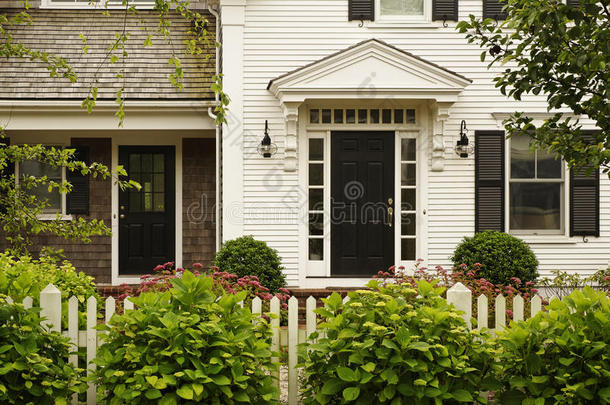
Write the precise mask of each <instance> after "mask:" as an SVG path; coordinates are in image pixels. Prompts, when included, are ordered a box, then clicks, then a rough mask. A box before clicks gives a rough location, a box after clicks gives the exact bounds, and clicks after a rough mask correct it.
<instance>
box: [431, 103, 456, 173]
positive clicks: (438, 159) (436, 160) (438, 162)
mask: <svg viewBox="0 0 610 405" xmlns="http://www.w3.org/2000/svg"><path fill="white" fill-rule="evenodd" d="M452 104H453V103H436V105H435V106H434V111H435V114H434V124H433V129H432V171H434V172H442V171H443V170H445V140H444V137H443V135H444V133H445V122H446V121H447V120H448V119H449V107H451V105H452Z"/></svg>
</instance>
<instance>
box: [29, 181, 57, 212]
mask: <svg viewBox="0 0 610 405" xmlns="http://www.w3.org/2000/svg"><path fill="white" fill-rule="evenodd" d="M27 192H28V194H30V195H33V196H35V197H36V199H37V200H38V201H45V200H46V202H47V205H48V207H46V208H45V209H44V210H43V211H44V212H45V213H49V212H59V211H61V194H60V193H59V192H58V191H57V189H54V190H53V192H51V193H49V185H48V184H40V185H38V186H36V187H33V188H31V189H29V190H28V191H27Z"/></svg>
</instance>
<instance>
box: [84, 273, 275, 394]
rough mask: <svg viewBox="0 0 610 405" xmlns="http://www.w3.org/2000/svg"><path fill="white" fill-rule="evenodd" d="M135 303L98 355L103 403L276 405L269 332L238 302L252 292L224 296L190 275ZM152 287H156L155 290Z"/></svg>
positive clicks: (209, 280) (120, 317)
mask: <svg viewBox="0 0 610 405" xmlns="http://www.w3.org/2000/svg"><path fill="white" fill-rule="evenodd" d="M169 283H170V284H171V287H170V288H169V289H167V290H164V291H155V290H154V288H153V289H151V290H150V291H147V292H141V294H140V295H139V296H138V297H135V298H133V302H134V304H135V306H136V309H135V310H128V311H126V312H125V313H124V314H121V315H119V314H116V315H114V316H113V318H112V320H111V322H110V327H107V326H105V325H102V326H100V327H99V329H102V330H105V331H107V332H108V335H107V337H106V338H105V339H104V343H103V345H102V346H101V347H100V348H99V349H98V355H97V358H96V360H95V363H96V364H97V366H98V367H97V370H96V374H95V376H96V382H97V383H98V388H99V390H98V397H99V399H100V400H102V401H104V402H105V403H108V404H159V405H171V404H192V403H207V404H218V405H224V404H226V405H229V404H231V405H239V404H244V405H245V404H260V405H263V404H273V403H277V396H278V392H277V389H276V388H275V386H274V378H273V377H272V372H274V371H276V370H277V364H274V363H272V361H271V358H272V356H273V353H272V352H271V350H270V345H271V328H270V326H269V323H268V322H267V321H266V320H265V319H261V318H260V316H256V315H253V314H252V313H251V312H250V309H249V308H248V307H247V306H244V307H243V308H242V307H241V306H240V305H239V302H240V301H242V300H244V299H245V298H246V295H247V294H248V292H247V291H245V290H243V291H240V292H237V293H235V294H231V293H225V292H223V291H222V290H220V291H221V292H222V293H218V291H219V290H217V289H216V288H215V287H214V280H213V279H212V278H211V277H203V276H199V277H197V276H195V275H194V274H193V273H191V272H189V271H184V272H182V274H181V276H180V277H172V278H171V279H169ZM151 287H152V286H151Z"/></svg>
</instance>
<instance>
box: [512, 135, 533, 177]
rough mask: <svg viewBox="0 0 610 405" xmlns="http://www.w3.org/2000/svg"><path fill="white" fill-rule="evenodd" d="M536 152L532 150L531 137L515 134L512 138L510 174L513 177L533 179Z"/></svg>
mask: <svg viewBox="0 0 610 405" xmlns="http://www.w3.org/2000/svg"><path fill="white" fill-rule="evenodd" d="M534 165H535V159H534V152H531V151H530V138H529V137H527V136H515V137H513V138H511V140H510V175H511V177H512V178H513V179H533V178H534V175H535V172H534V170H535V169H534Z"/></svg>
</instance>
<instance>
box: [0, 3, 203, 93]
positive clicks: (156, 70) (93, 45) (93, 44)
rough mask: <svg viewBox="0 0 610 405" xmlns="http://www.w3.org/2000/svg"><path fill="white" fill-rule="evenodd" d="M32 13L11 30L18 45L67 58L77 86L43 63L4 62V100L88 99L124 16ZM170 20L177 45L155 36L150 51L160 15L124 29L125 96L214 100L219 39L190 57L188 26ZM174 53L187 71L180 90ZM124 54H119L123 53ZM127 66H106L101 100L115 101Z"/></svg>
mask: <svg viewBox="0 0 610 405" xmlns="http://www.w3.org/2000/svg"><path fill="white" fill-rule="evenodd" d="M16 12H18V10H15V9H5V10H1V9H0V13H2V14H4V13H8V14H9V15H13V14H15V13H16ZM28 13H29V14H30V15H31V16H32V17H33V19H34V21H33V23H32V24H30V25H18V26H14V27H12V28H10V32H11V33H12V35H13V38H14V42H21V43H23V44H24V45H25V46H27V47H31V48H33V49H35V50H41V51H46V52H49V53H54V54H56V55H58V56H62V57H65V58H66V59H67V60H68V62H69V63H70V64H71V66H72V67H73V68H74V70H75V72H76V74H77V75H78V77H79V80H78V82H77V83H75V84H71V83H70V82H69V80H68V79H64V78H52V77H50V75H49V71H48V70H47V69H46V67H45V66H44V65H43V64H41V63H37V62H30V61H29V60H27V59H18V58H11V59H8V60H6V59H4V60H2V62H1V63H0V99H37V100H44V99H83V98H84V97H85V96H87V93H88V90H89V87H90V85H91V83H92V81H93V78H94V73H95V71H96V70H97V68H98V66H99V65H100V63H101V62H102V60H103V59H104V57H105V56H106V49H108V47H109V46H110V45H111V44H112V43H113V41H114V35H115V33H120V32H121V31H122V28H123V18H124V11H119V10H112V11H110V16H103V15H102V11H101V10H97V11H96V10H53V9H30V10H29V11H28ZM207 17H208V21H209V24H208V30H209V31H210V32H211V33H213V32H214V28H215V22H214V17H213V16H212V15H210V14H208V15H207ZM168 19H169V20H170V21H171V27H170V32H171V41H168V40H165V39H163V38H162V37H161V36H159V35H155V36H154V38H153V46H152V47H146V48H145V47H143V42H144V40H145V39H146V37H147V35H148V33H150V34H153V33H155V28H156V27H157V25H158V24H159V17H158V15H156V14H155V12H154V11H151V10H139V11H138V13H137V15H133V14H129V15H128V17H127V26H126V31H127V32H129V33H130V37H129V40H128V41H127V46H126V48H127V51H128V53H129V56H128V57H127V59H126V61H125V75H124V85H125V93H124V96H125V97H127V98H128V99H149V100H154V99H170V100H171V99H213V98H214V94H213V92H212V91H211V90H210V84H211V79H212V75H213V74H214V56H215V47H214V41H211V43H210V45H209V46H208V48H207V52H208V55H209V58H206V55H187V54H185V50H186V45H185V41H186V40H188V39H189V38H191V37H190V36H189V35H188V34H187V31H188V30H189V28H190V23H189V22H188V21H186V20H185V19H184V18H183V17H182V16H180V15H178V14H171V15H170V16H168ZM143 28H146V30H144V29H143ZM81 33H82V34H83V35H84V36H85V37H86V39H87V43H86V45H87V46H89V47H90V49H89V51H88V53H87V54H84V53H83V49H82V47H83V45H84V44H83V42H82V40H81V38H80V34H81ZM172 48H173V49H175V53H176V56H178V57H179V58H180V60H181V62H182V68H183V70H184V79H183V81H182V82H183V84H184V89H182V90H178V89H176V87H175V86H173V85H172V84H171V83H170V81H169V78H168V76H169V75H170V74H172V73H174V68H173V66H170V65H169V64H168V59H169V58H170V57H171V49H172ZM120 54H121V51H118V52H117V55H120ZM121 68H122V63H121V62H119V63H115V64H111V63H109V62H108V61H107V62H106V64H105V66H104V67H103V68H102V69H101V74H100V75H99V76H98V77H99V83H98V84H97V87H98V88H99V95H98V99H100V100H101V99H111V100H114V98H115V97H116V92H117V90H119V89H120V88H121V87H122V86H123V80H118V79H117V78H116V73H117V72H118V71H119V69H121Z"/></svg>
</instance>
